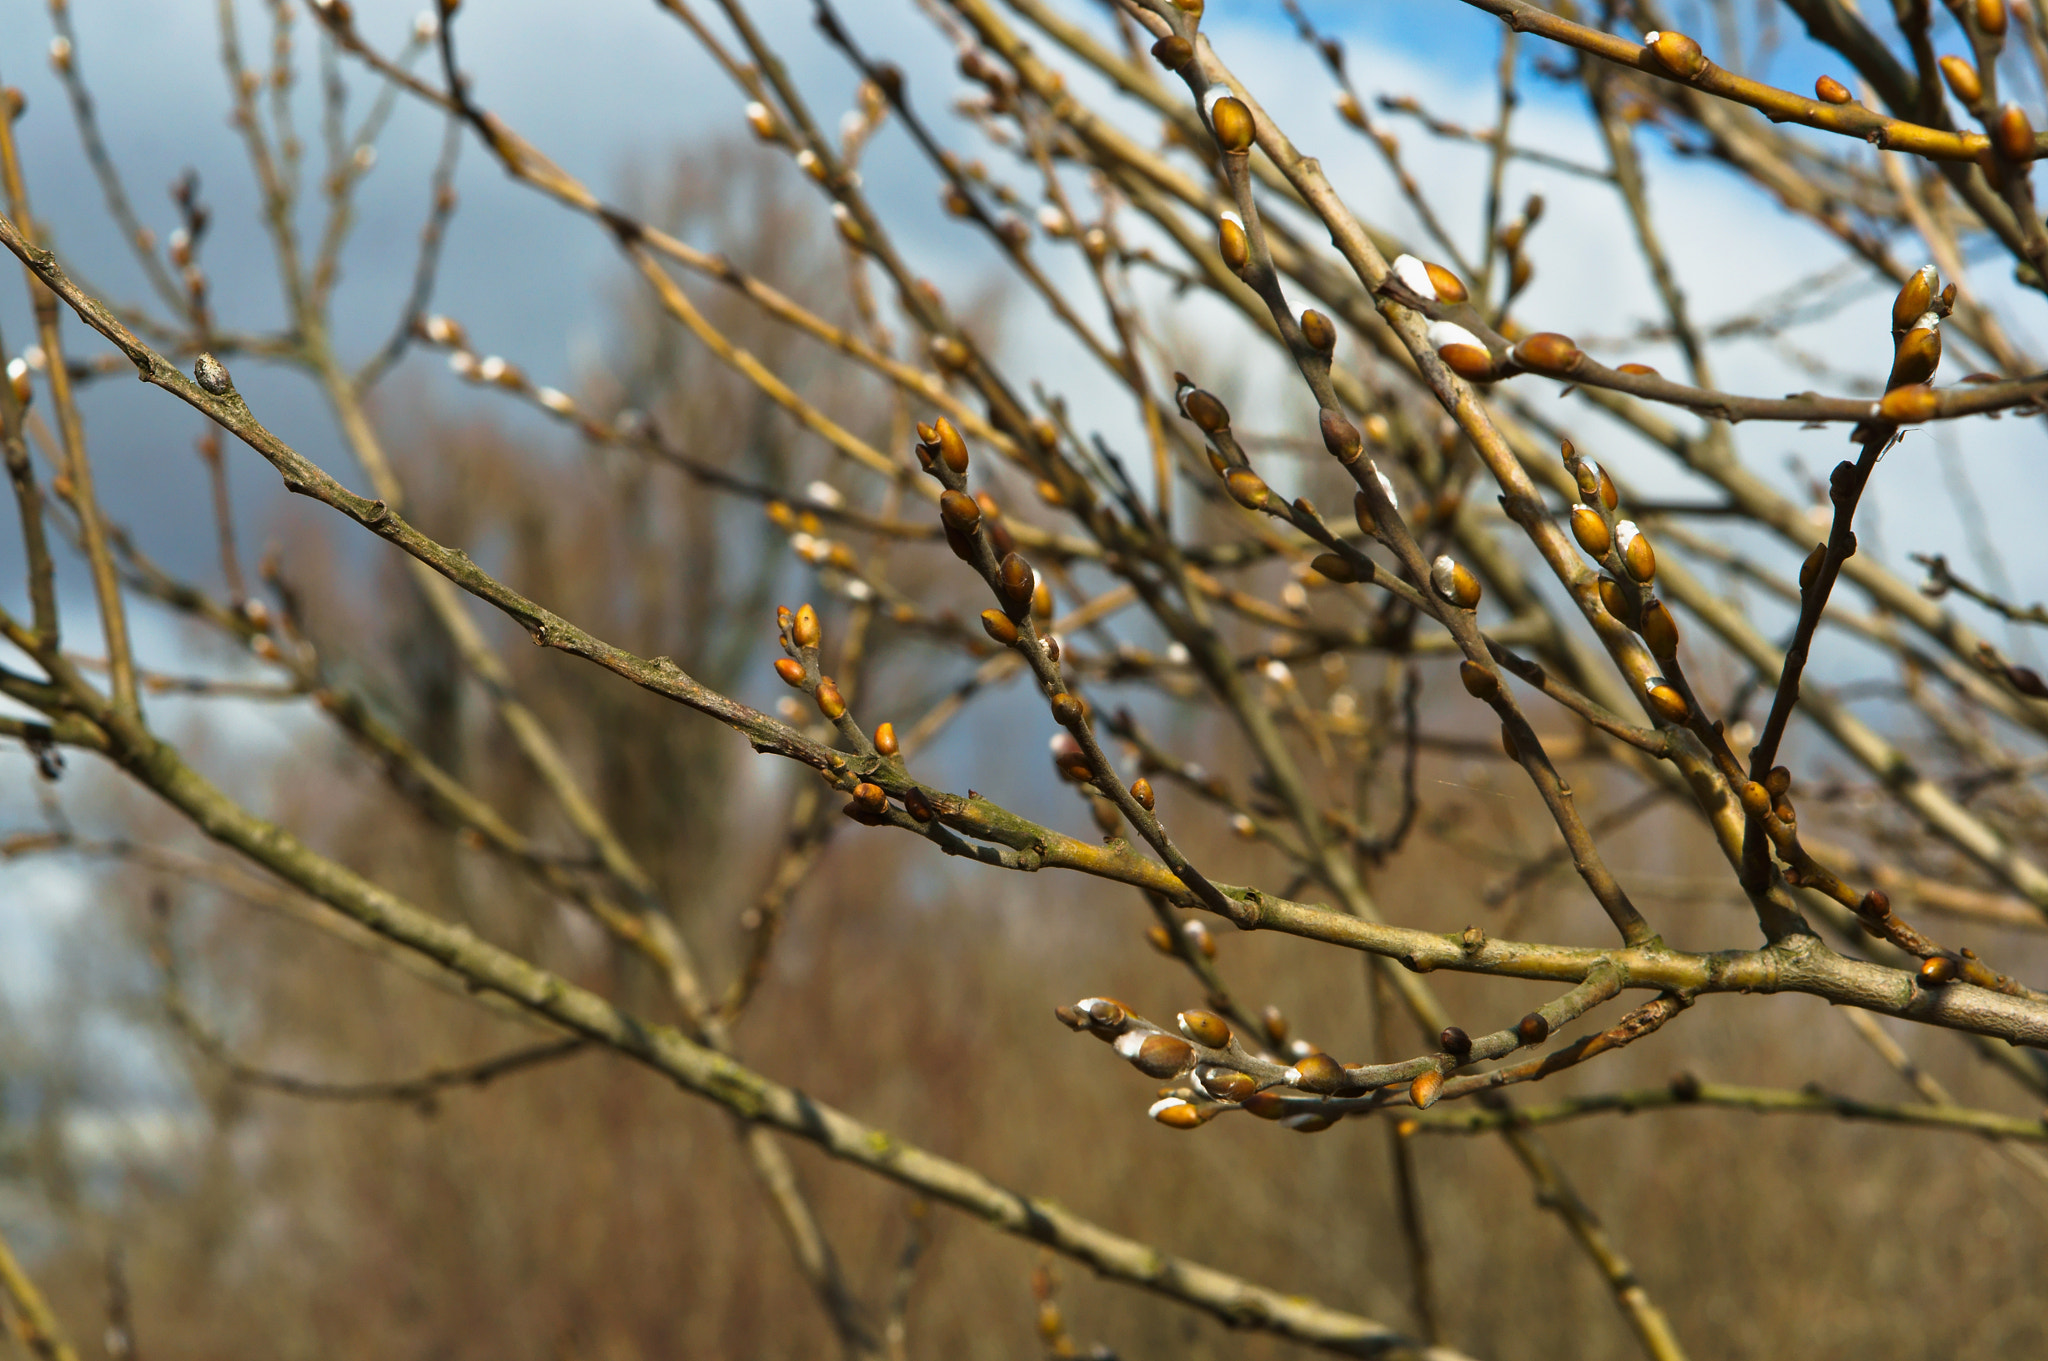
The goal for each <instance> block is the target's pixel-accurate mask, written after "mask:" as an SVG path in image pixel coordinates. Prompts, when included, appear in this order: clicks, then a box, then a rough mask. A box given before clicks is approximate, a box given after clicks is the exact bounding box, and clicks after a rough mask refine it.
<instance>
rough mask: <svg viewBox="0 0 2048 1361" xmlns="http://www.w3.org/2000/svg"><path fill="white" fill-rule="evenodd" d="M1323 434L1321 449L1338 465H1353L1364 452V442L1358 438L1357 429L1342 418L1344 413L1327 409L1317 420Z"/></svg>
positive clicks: (1324, 409)
mask: <svg viewBox="0 0 2048 1361" xmlns="http://www.w3.org/2000/svg"><path fill="white" fill-rule="evenodd" d="M1318 423H1319V424H1320V425H1321V427H1322V432H1323V447H1324V448H1325V449H1328V450H1329V451H1330V455H1331V457H1333V458H1335V459H1336V460H1337V461H1338V462H1339V463H1347V464H1348V463H1354V462H1356V461H1357V459H1358V456H1359V455H1360V454H1362V453H1364V452H1365V441H1364V440H1362V439H1360V438H1359V436H1358V427H1357V426H1355V425H1353V424H1352V423H1351V422H1350V421H1348V420H1346V419H1345V418H1344V413H1343V412H1341V411H1334V410H1331V409H1330V408H1328V407H1325V408H1323V413H1322V415H1321V417H1320V418H1319V420H1318Z"/></svg>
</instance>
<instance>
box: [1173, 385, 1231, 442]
mask: <svg viewBox="0 0 2048 1361" xmlns="http://www.w3.org/2000/svg"><path fill="white" fill-rule="evenodd" d="M1180 408H1181V410H1183V411H1185V412H1187V413H1188V419H1189V420H1191V421H1193V422H1194V423H1195V428H1196V429H1198V430H1200V431H1201V432H1202V433H1203V434H1205V435H1213V434H1216V433H1217V432H1218V431H1221V430H1228V429H1229V428H1230V408H1228V407H1226V406H1224V405H1223V403H1222V402H1221V401H1220V400H1218V399H1217V397H1216V394H1214V393H1212V392H1205V391H1203V390H1202V389H1201V388H1196V389H1195V390H1194V391H1193V392H1190V393H1189V394H1188V395H1187V396H1186V397H1184V398H1182V399H1181V404H1180Z"/></svg>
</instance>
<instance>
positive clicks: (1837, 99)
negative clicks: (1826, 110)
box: [1813, 76, 1850, 104]
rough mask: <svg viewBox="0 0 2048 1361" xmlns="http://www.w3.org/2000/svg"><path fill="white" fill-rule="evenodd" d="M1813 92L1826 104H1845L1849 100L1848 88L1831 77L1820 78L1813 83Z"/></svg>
mask: <svg viewBox="0 0 2048 1361" xmlns="http://www.w3.org/2000/svg"><path fill="white" fill-rule="evenodd" d="M1813 92H1814V94H1816V95H1818V96H1819V97H1820V99H1821V101H1822V102H1823V103H1827V104H1847V103H1848V102H1849V100H1850V94H1849V87H1848V86H1846V85H1844V84H1842V82H1841V81H1839V80H1836V79H1835V78H1834V77H1833V76H1822V77H1821V78H1820V79H1819V80H1816V81H1815V82H1813Z"/></svg>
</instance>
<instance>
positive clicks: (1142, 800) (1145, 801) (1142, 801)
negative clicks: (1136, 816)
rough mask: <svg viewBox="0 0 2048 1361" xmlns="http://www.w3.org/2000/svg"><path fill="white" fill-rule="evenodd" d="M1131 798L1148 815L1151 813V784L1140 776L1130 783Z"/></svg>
mask: <svg viewBox="0 0 2048 1361" xmlns="http://www.w3.org/2000/svg"><path fill="white" fill-rule="evenodd" d="M1131 797H1132V798H1134V799H1136V800H1137V801H1138V807H1140V808H1142V809H1144V810H1145V811H1146V812H1148V813H1149V812H1151V811H1152V782H1151V781H1150V780H1148V779H1146V778H1145V777H1144V776H1143V775H1140V776H1139V777H1138V778H1137V779H1135V780H1133V781H1131Z"/></svg>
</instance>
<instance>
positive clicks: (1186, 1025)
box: [1179, 1011, 1230, 1049]
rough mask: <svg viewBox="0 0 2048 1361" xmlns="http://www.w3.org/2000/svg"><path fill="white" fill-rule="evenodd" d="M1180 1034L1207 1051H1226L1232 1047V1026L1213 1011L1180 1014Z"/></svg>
mask: <svg viewBox="0 0 2048 1361" xmlns="http://www.w3.org/2000/svg"><path fill="white" fill-rule="evenodd" d="M1179 1019H1180V1033H1181V1034H1183V1035H1185V1036H1187V1037H1188V1038H1189V1039H1191V1040H1193V1041H1194V1042H1195V1043H1196V1044H1199V1045H1201V1046H1202V1047H1203V1048H1205V1049H1224V1048H1228V1047H1229V1045H1230V1025H1229V1023H1228V1022H1226V1021H1225V1020H1224V1019H1223V1018H1222V1017H1221V1016H1218V1015H1217V1014H1216V1013H1215V1012H1213V1011H1183V1012H1182V1013H1181V1014H1180V1018H1179Z"/></svg>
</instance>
